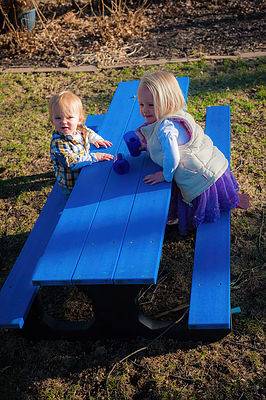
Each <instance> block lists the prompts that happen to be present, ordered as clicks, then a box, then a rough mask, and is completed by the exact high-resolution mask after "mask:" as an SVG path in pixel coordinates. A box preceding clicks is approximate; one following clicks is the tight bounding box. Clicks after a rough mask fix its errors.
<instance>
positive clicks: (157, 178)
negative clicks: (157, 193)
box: [143, 171, 165, 185]
mask: <svg viewBox="0 0 266 400" xmlns="http://www.w3.org/2000/svg"><path fill="white" fill-rule="evenodd" d="M164 180H165V179H164V176H163V173H162V171H158V172H155V173H154V174H151V175H146V176H145V177H144V179H143V181H144V182H145V183H148V184H149V185H154V184H155V183H160V182H163V181H164Z"/></svg>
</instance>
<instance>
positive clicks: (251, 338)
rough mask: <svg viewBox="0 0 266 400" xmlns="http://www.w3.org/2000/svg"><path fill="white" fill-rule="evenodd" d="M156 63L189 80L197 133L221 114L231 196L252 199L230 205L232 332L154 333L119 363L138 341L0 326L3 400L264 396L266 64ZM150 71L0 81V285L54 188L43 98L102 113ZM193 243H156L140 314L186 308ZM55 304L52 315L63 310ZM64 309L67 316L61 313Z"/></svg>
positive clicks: (42, 75) (261, 61)
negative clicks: (223, 108) (154, 267)
mask: <svg viewBox="0 0 266 400" xmlns="http://www.w3.org/2000/svg"><path fill="white" fill-rule="evenodd" d="M165 68H167V69H169V70H171V71H172V72H174V73H175V74H176V75H178V76H186V75H187V76H189V77H190V79H191V83H190V90H189V100H188V110H189V111H190V112H191V113H192V114H193V115H194V116H195V118H196V119H197V120H199V121H200V123H201V124H202V125H203V126H204V123H205V115H206V107H207V106H209V105H218V104H229V105H230V107H231V128H232V129H231V138H232V141H231V143H232V146H231V157H232V163H231V165H232V169H233V171H234V173H235V175H236V177H237V179H238V181H239V184H240V187H241V190H242V191H245V192H247V193H249V195H250V197H251V207H250V209H249V210H248V211H246V212H244V211H241V210H234V211H233V212H232V219H231V220H232V223H231V225H232V226H231V238H232V240H231V273H232V289H231V304H232V306H233V307H237V306H240V307H241V313H240V314H238V315H237V316H233V332H232V333H231V334H230V335H228V336H227V337H226V338H225V339H223V340H221V341H219V342H217V343H213V344H206V345H203V344H202V343H190V342H182V343H180V342H179V341H178V340H166V339H165V338H164V337H161V338H160V339H158V340H157V341H156V342H154V343H153V345H152V346H150V347H148V349H147V350H146V351H142V352H139V353H138V354H136V355H135V356H133V357H131V356H129V357H128V358H127V359H126V360H125V361H123V362H120V361H121V360H122V359H123V358H124V357H125V356H126V355H130V354H131V353H132V352H134V351H136V350H137V349H140V348H142V347H144V346H146V345H147V340H144V339H141V338H136V339H134V340H133V341H131V340H128V341H121V340H115V339H113V340H112V339H109V340H98V341H93V340H89V339H88V340H87V341H79V340H76V341H72V342H69V341H66V340H56V341H55V340H54V341H53V340H51V341H42V342H38V341H36V342H34V341H30V340H28V339H26V338H22V337H19V336H17V335H16V334H15V333H13V332H12V331H11V332H10V331H6V330H1V331H0V341H1V346H0V387H1V396H2V397H1V396H0V397H1V399H3V400H10V399H12V400H13V399H14V400H16V399H27V400H35V399H41V400H55V399H56V400H63V399H64V400H65V399H69V400H70V399H71V400H72V399H73V400H85V399H86V400H87V399H91V400H92V399H104V400H105V399H106V400H107V399H108V400H109V399H127V400H137V399H141V398H142V399H147V400H148V399H153V400H154V399H155V400H157V399H158V400H161V399H182V400H187V399H191V400H192V399H195V400H198V399H200V400H201V399H221V400H225V399H226V400H228V399H241V398H242V399H244V398H245V399H252V400H253V399H260V398H263V397H261V396H262V393H263V376H264V373H263V372H264V371H263V364H262V352H263V348H264V328H263V323H262V321H263V309H265V299H264V293H263V281H264V278H265V276H264V275H263V265H264V251H263V250H264V249H263V243H264V232H265V230H264V213H263V204H264V198H265V192H264V172H263V167H262V165H263V158H264V152H263V140H262V137H263V129H265V126H263V124H264V123H263V111H264V106H265V91H266V90H265V60H264V59H254V60H238V61H231V60H225V61H217V62H209V61H206V60H201V61H199V62H194V63H185V64H168V65H166V66H165ZM155 69H158V68H157V67H155V66H153V67H147V68H146V67H135V68H128V67H127V68H124V69H121V70H103V71H99V72H97V73H90V74H86V73H64V74H60V73H58V74H56V73H46V74H45V73H33V74H1V75H0V93H1V94H0V114H1V125H0V138H1V160H0V174H1V182H0V232H1V243H0V245H1V246H0V249H1V250H0V255H1V264H0V272H1V274H0V284H1V283H3V282H4V279H5V277H6V276H7V274H8V273H9V271H10V269H11V267H12V265H13V263H14V261H15V259H16V257H17V255H18V254H19V252H20V250H21V248H22V245H23V243H24V241H25V240H26V237H27V234H28V232H30V230H31V228H32V226H33V224H34V221H35V220H36V218H37V216H38V214H39V213H40V210H41V208H42V206H43V204H44V202H45V199H46V197H47V194H48V193H49V191H50V190H51V188H52V186H53V183H54V177H53V172H52V166H51V163H50V160H49V142H50V136H51V130H52V127H51V125H50V123H49V120H48V106H47V104H48V99H49V97H50V95H51V94H52V93H55V92H59V91H61V90H63V89H70V90H73V91H74V92H75V93H77V94H78V95H79V96H81V97H82V99H83V102H84V106H85V109H86V113H87V114H89V113H92V114H94V113H96V114H98V113H99V114H100V113H105V112H106V111H107V109H108V107H109V104H110V102H111V99H112V97H113V94H114V92H115V89H116V87H117V85H118V83H119V82H120V81H123V80H131V79H139V78H140V77H141V76H142V75H143V73H144V72H145V71H148V70H155ZM193 245H194V242H193V240H192V239H188V240H187V241H182V242H178V241H176V240H175V238H173V237H168V238H167V240H165V243H164V248H163V255H162V260H161V267H162V268H163V269H164V271H167V273H168V278H167V279H166V280H165V281H164V283H163V284H162V285H161V286H160V288H158V290H156V291H154V289H151V290H150V291H149V292H148V293H147V295H146V297H145V302H146V304H150V305H149V306H143V307H144V308H145V307H146V308H145V311H147V312H149V313H150V314H151V315H154V314H158V313H161V312H167V311H169V310H171V309H174V308H175V307H177V306H179V305H181V304H183V303H186V302H187V301H189V292H190V281H191V271H192V264H193ZM44 295H47V291H46V292H45V293H44ZM47 296H48V297H49V295H47ZM47 301H48V302H49V301H50V300H49V299H47ZM71 301H72V302H73V298H72V299H71ZM57 304H58V307H59V309H58V310H56V311H58V312H59V313H60V306H62V307H63V308H64V307H65V305H64V304H60V302H57ZM73 307H74V306H73ZM65 308H67V309H68V313H70V314H71V307H70V309H69V307H65ZM74 312H75V311H74V309H73V313H74Z"/></svg>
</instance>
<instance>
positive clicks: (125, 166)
mask: <svg viewBox="0 0 266 400" xmlns="http://www.w3.org/2000/svg"><path fill="white" fill-rule="evenodd" d="M113 169H114V171H115V172H116V173H117V174H119V175H124V174H127V173H128V171H129V162H128V161H127V160H126V159H125V158H124V156H123V154H122V153H118V154H117V156H116V159H115V161H114V163H113Z"/></svg>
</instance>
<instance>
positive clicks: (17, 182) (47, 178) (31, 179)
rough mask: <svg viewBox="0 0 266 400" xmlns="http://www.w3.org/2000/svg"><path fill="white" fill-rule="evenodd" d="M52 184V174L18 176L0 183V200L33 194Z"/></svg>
mask: <svg viewBox="0 0 266 400" xmlns="http://www.w3.org/2000/svg"><path fill="white" fill-rule="evenodd" d="M53 184H54V175H53V173H52V172H45V173H43V174H37V175H29V176H19V177H15V178H11V179H6V180H2V181H1V182H0V199H8V198H10V197H17V196H18V195H19V194H20V193H22V192H34V191H38V190H41V189H42V188H44V187H49V186H52V185H53Z"/></svg>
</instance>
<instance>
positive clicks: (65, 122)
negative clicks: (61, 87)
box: [52, 109, 81, 135]
mask: <svg viewBox="0 0 266 400" xmlns="http://www.w3.org/2000/svg"><path fill="white" fill-rule="evenodd" d="M52 122H53V124H54V127H55V130H56V131H57V132H59V133H61V134H62V135H73V134H74V133H75V132H76V130H77V127H78V124H79V123H80V122H81V117H80V114H79V113H78V112H77V111H72V112H67V113H66V112H64V111H63V110H60V109H58V110H54V112H53V116H52Z"/></svg>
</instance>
